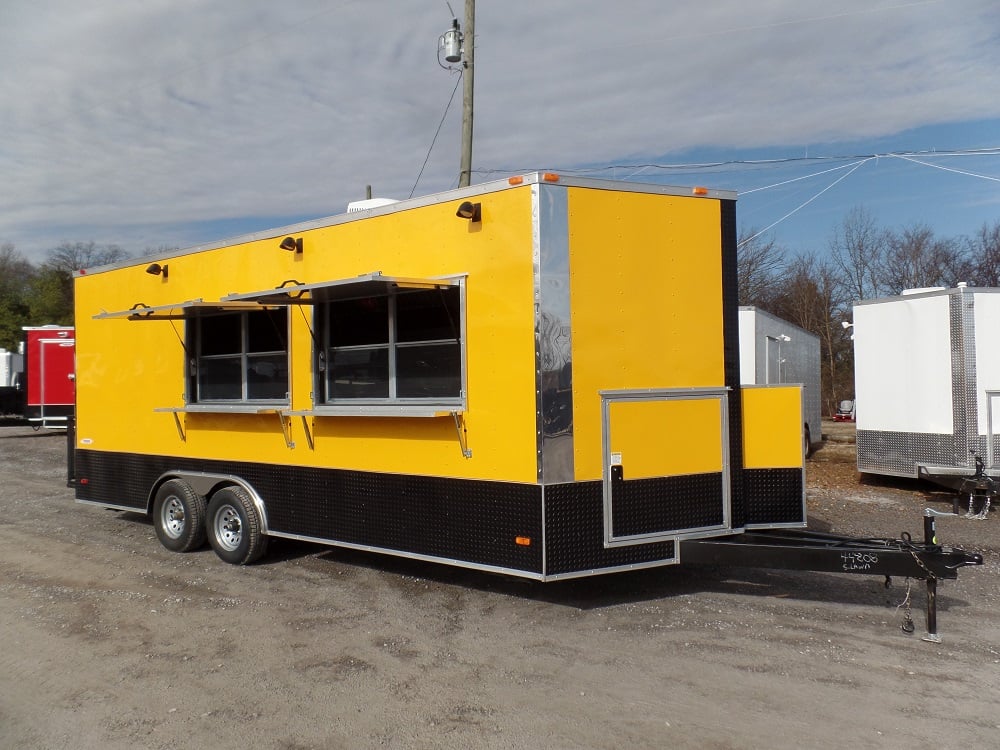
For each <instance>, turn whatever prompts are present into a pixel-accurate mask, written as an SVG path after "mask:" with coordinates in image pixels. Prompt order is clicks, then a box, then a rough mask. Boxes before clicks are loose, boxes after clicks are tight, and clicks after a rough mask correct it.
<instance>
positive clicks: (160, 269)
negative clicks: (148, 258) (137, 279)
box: [146, 263, 167, 279]
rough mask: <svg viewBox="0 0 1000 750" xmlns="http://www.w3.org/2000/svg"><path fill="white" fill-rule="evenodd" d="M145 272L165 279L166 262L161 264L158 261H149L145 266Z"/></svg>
mask: <svg viewBox="0 0 1000 750" xmlns="http://www.w3.org/2000/svg"><path fill="white" fill-rule="evenodd" d="M146 273H148V274H150V275H151V276H162V277H163V278H164V279H165V278H167V264H166V263H164V264H163V265H162V266H161V265H160V264H159V263H150V264H149V265H148V266H146Z"/></svg>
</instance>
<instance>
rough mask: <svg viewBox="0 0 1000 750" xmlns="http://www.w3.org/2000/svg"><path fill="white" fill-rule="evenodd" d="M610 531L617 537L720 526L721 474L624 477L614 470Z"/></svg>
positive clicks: (619, 469) (617, 469)
mask: <svg viewBox="0 0 1000 750" xmlns="http://www.w3.org/2000/svg"><path fill="white" fill-rule="evenodd" d="M611 516H612V519H611V528H612V534H613V535H614V536H615V537H623V536H634V535H637V534H658V533H661V532H671V531H681V530H684V529H698V528H703V527H705V526H721V525H722V523H723V521H724V519H723V507H722V475H721V474H692V475H686V476H680V477H656V478H652V479H632V480H626V479H623V478H622V467H621V466H614V467H612V473H611Z"/></svg>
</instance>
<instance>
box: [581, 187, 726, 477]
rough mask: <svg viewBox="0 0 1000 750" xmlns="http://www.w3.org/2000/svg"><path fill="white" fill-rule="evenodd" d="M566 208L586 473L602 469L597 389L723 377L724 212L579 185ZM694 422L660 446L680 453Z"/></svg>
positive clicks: (703, 204)
mask: <svg viewBox="0 0 1000 750" xmlns="http://www.w3.org/2000/svg"><path fill="white" fill-rule="evenodd" d="M568 211H569V227H570V236H569V252H570V298H571V311H572V312H571V319H572V335H573V344H572V345H573V423H574V437H575V445H574V467H575V474H576V479H577V480H580V481H582V480H592V479H599V478H600V477H601V473H602V455H601V420H600V408H601V404H600V397H599V395H598V394H599V392H600V391H602V390H613V389H620V388H630V389H642V388H692V387H721V386H723V385H724V383H725V378H724V365H723V336H722V281H721V275H722V259H721V255H720V251H719V248H720V245H721V218H720V209H719V202H718V201H715V200H691V199H690V198H680V197H675V196H662V195H649V194H642V193H628V192H623V193H612V192H609V191H600V190H590V189H585V188H571V189H570V190H569V196H568ZM612 363H613V364H612ZM697 422H698V420H697V419H694V420H693V421H692V422H691V423H689V424H686V425H685V424H678V425H677V430H676V431H673V432H671V433H670V434H669V435H668V436H666V439H667V442H666V443H664V444H663V445H661V446H660V448H661V449H662V450H663V451H666V452H674V451H679V452H681V453H683V451H684V450H686V447H687V446H688V445H689V443H690V435H691V430H699V429H701V428H700V426H699V425H698V424H697ZM712 425H713V426H714V425H716V422H715V421H713V422H712ZM717 469H718V467H716V470H717ZM683 473H688V472H683Z"/></svg>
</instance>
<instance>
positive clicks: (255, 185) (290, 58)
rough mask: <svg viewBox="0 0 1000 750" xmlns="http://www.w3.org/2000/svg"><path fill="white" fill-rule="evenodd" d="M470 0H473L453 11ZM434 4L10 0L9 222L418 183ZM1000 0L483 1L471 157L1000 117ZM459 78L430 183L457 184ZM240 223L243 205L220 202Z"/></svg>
mask: <svg viewBox="0 0 1000 750" xmlns="http://www.w3.org/2000/svg"><path fill="white" fill-rule="evenodd" d="M460 5H461V3H455V6H456V9H459V8H458V6H460ZM450 21H451V19H450V18H449V17H448V15H447V8H446V6H445V5H444V4H443V3H439V2H417V1H416V0H411V1H410V2H399V1H398V0H396V1H395V2H393V1H390V0H368V1H367V2H320V1H319V0H297V1H292V2H284V3H273V2H270V0H146V1H145V2H143V3H125V4H110V3H98V4H93V3H91V4H87V3H79V2H70V1H69V0H11V2H8V3H6V4H5V9H4V24H3V27H2V29H0V67H2V69H3V70H4V71H6V73H5V76H4V77H3V79H2V81H0V97H2V100H3V102H4V107H3V108H2V109H0V133H2V134H3V135H2V141H0V169H2V170H3V173H4V180H3V182H2V187H0V241H12V242H14V243H15V244H16V245H17V247H18V248H19V249H21V250H22V251H24V252H26V253H28V254H29V256H33V257H35V258H40V257H41V254H42V253H43V252H44V251H45V250H46V249H47V248H50V247H53V246H55V245H57V244H59V242H61V241H77V240H83V241H86V240H91V239H93V240H95V241H97V242H99V243H100V242H106V243H117V244H121V245H123V246H125V247H127V248H129V249H130V250H132V251H133V252H140V251H141V250H142V249H143V248H144V247H146V246H150V247H154V246H161V245H182V244H193V243H197V242H201V241H210V240H213V239H216V238H215V237H205V236H197V234H198V232H204V231H211V227H212V226H213V225H212V224H211V222H214V221H217V220H238V219H241V218H243V217H256V219H255V220H267V219H269V218H270V219H273V220H274V221H275V222H277V223H281V222H282V221H283V220H284V219H288V218H290V217H294V218H299V217H304V216H323V215H329V214H333V213H339V212H342V211H343V210H344V207H345V205H346V203H347V201H348V200H351V199H353V198H357V197H361V196H362V195H363V191H364V188H365V185H368V184H371V185H374V186H375V192H376V194H379V195H389V196H393V197H397V198H403V197H406V196H407V195H408V194H409V192H410V190H411V189H413V186H414V181H415V180H416V178H417V174H418V172H419V170H420V168H421V165H422V163H423V161H424V158H425V157H426V156H427V153H428V148H429V146H430V143H431V139H432V137H433V136H434V133H435V130H436V129H437V127H438V124H439V122H440V121H441V117H442V114H443V112H444V108H445V105H446V103H447V101H448V97H449V96H450V95H451V92H452V89H453V87H454V86H455V83H456V81H457V78H456V77H455V74H454V73H448V72H446V71H444V70H442V69H441V68H440V67H439V66H438V64H437V62H436V61H435V54H436V45H437V37H438V36H439V35H440V34H441V33H443V32H444V31H445V30H446V29H447V28H448V26H449V25H450ZM998 36H1000V10H998V9H997V8H996V5H995V3H993V2H990V0H937V1H936V2H935V1H932V0H924V1H918V2H903V1H901V0H896V1H895V2H892V1H889V0H886V1H884V2H872V1H871V0H845V2H842V3H839V4H837V6H836V9H835V10H834V9H831V6H830V4H829V3H828V2H820V1H819V0H811V1H809V2H804V1H801V0H799V1H796V0H770V1H769V2H755V3H746V2H743V1H742V0H717V1H716V2H712V3H682V4H678V3H670V4H668V3H663V2H659V1H655V2H654V1H653V0H623V2H621V3H614V4H612V3H607V2H603V1H601V2H598V1H597V0H561V1H556V0H549V1H548V2H544V3H540V2H527V0H508V1H506V2H503V3H498V2H480V3H479V7H478V14H477V19H476V42H477V45H476V99H475V102H476V122H475V127H476V129H475V153H474V166H475V167H476V168H477V169H499V170H503V169H526V168H546V167H552V168H560V167H561V168H571V167H573V166H577V165H582V164H599V163H614V162H620V161H627V160H633V159H643V158H645V159H649V158H656V157H662V156H664V155H668V154H674V153H681V152H684V151H686V150H689V149H693V148H699V147H718V148H729V149H739V148H757V147H766V146H792V145H800V144H808V143H813V144H816V143H836V142H842V141H845V140H852V139H858V138H862V137H879V136H885V135H889V134H892V133H896V132H900V131H902V130H906V129H909V128H914V127H919V126H924V125H928V124H935V123H947V122H959V121H963V120H971V119H984V118H995V117H1000V101H998V100H997V99H996V97H993V96H989V95H988V91H989V87H988V84H989V83H990V82H991V81H994V80H995V71H996V69H997V68H998V64H1000V44H998V42H1000V39H998ZM460 97H461V94H460V92H459V94H458V95H457V96H456V99H455V101H454V102H453V104H452V106H451V110H450V112H449V116H448V118H447V119H446V120H445V123H444V126H443V128H442V131H441V133H440V135H439V136H438V140H437V144H436V146H435V148H434V150H433V152H431V154H430V158H429V159H428V164H427V167H426V169H425V172H424V174H423V176H422V177H421V180H420V183H419V185H418V186H417V193H418V194H422V193H427V192H436V191H440V190H444V189H447V188H450V187H453V186H454V185H455V181H456V179H457V171H458V143H459V119H460V111H461V103H460ZM225 226H226V227H227V228H229V227H230V223H228V221H227V223H226V224H225Z"/></svg>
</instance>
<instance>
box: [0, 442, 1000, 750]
mask: <svg viewBox="0 0 1000 750" xmlns="http://www.w3.org/2000/svg"><path fill="white" fill-rule="evenodd" d="M849 431H850V426H848V427H846V428H845V427H838V428H837V431H836V432H835V431H834V428H833V426H832V425H831V426H830V433H829V439H828V440H827V441H825V443H824V444H823V445H822V447H821V448H820V449H819V450H818V451H817V452H816V454H815V455H814V457H813V458H812V459H811V460H810V461H809V463H808V466H807V482H808V506H809V512H810V516H811V525H812V526H813V527H814V528H817V529H824V530H826V529H832V530H834V531H836V532H842V533H846V534H852V535H858V536H897V535H898V534H899V533H900V532H902V531H905V530H908V531H911V532H913V535H914V537H915V538H919V536H920V534H921V530H922V525H921V513H922V510H923V508H924V507H925V506H931V507H936V508H938V509H939V510H948V509H949V508H950V504H951V499H950V496H948V495H947V494H945V493H941V492H937V491H934V490H932V489H931V488H929V487H927V486H924V485H920V484H917V483H915V482H905V481H883V480H872V479H865V480H862V479H860V478H859V476H858V474H857V472H856V470H855V467H854V454H853V446H852V445H851V443H850V442H848V441H849V439H850V435H849V434H844V433H845V432H846V433H849ZM64 460H65V445H64V441H63V437H62V436H61V435H53V434H50V433H46V432H44V431H42V432H32V431H31V430H30V429H26V428H21V427H2V428H0V637H2V640H3V643H4V646H5V648H4V649H3V650H2V652H0V748H19V749H25V750H36V749H42V748H45V749H48V748H82V749H87V748H102V749H103V748H109V749H117V748H129V749H130V750H131V749H133V748H205V747H212V748H216V749H217V750H227V749H228V748H241V749H247V748H279V749H282V750H302V749H304V748H367V747H392V748H431V747H433V748H463V749H464V748H584V747H585V748H619V747H634V748H654V747H655V748H660V747H664V746H670V747H674V748H761V747H768V748H778V749H781V748H803V747H808V748H828V747H829V748H842V747H845V746H855V747H880V748H907V749H908V750H912V749H914V748H927V749H928V750H929V749H931V748H935V749H936V748H960V747H982V748H986V747H995V746H997V738H998V737H1000V714H998V711H997V705H998V700H997V699H998V697H1000V679H998V675H1000V645H998V644H1000V618H997V614H996V613H997V607H998V604H1000V594H998V588H997V580H998V578H997V575H998V573H1000V526H998V524H1000V519H998V518H997V515H996V514H995V513H994V514H991V517H990V518H989V519H987V520H985V521H970V520H966V519H961V518H943V519H941V520H940V521H939V523H938V535H939V539H940V540H941V541H942V542H943V543H945V544H950V545H953V546H958V547H963V548H966V549H969V550H974V551H978V552H981V553H982V554H983V555H984V556H985V565H984V566H982V567H981V568H976V569H967V570H963V571H960V574H959V578H958V580H957V581H945V582H942V583H941V584H940V587H939V619H938V625H939V631H940V633H941V635H942V638H943V642H942V643H940V644H935V643H928V642H925V641H922V640H921V639H920V635H921V633H922V632H923V619H922V608H923V606H924V592H923V586H922V584H921V585H916V584H915V585H913V587H912V592H911V595H912V597H911V598H912V605H913V614H914V619H915V620H916V623H917V632H916V634H915V635H912V636H907V635H906V634H904V633H903V632H902V631H901V629H900V623H901V621H902V614H903V609H904V607H903V606H901V605H903V602H904V600H905V598H906V594H907V582H906V581H895V582H894V586H893V587H892V588H890V589H886V588H884V586H883V581H882V579H881V578H878V577H859V576H848V575H843V574H819V573H804V572H784V571H755V570H746V569H736V570H733V569H716V568H685V567H670V568H664V569H658V570H653V571H641V572H636V573H629V574H621V575H614V576H604V577H600V578H594V579H584V580H577V581H568V582H564V583H550V584H536V583H530V582H524V581H519V580H509V579H506V578H502V577H498V576H491V575H486V574H479V573H474V572H469V571H463V570H456V569H452V568H445V567H441V566H435V565H429V564H417V563H413V562H408V561H403V560H397V559H393V558H387V557H380V556H372V555H364V554H360V553H353V552H348V551H343V550H337V549H329V548H323V547H316V546H311V545H305V544H295V543H290V542H285V541H281V540H277V541H276V542H275V543H274V544H273V545H272V548H271V553H270V554H269V556H268V557H267V558H266V559H265V560H264V561H263V562H262V563H261V564H258V565H254V566H250V567H246V568H234V567H231V566H227V565H224V564H222V563H221V562H220V561H219V560H218V559H217V558H216V557H215V555H214V553H212V552H211V551H209V550H208V549H205V550H202V551H198V552H194V553H190V554H185V555H179V554H173V553H170V552H168V551H167V550H165V549H163V548H162V547H161V546H160V545H159V544H158V543H157V541H156V538H155V535H154V533H153V529H152V526H151V525H150V524H149V523H148V522H147V521H146V520H145V519H143V518H142V517H140V516H138V515H135V514H129V513H113V512H109V511H103V510H100V509H97V508H93V507H87V506H81V505H76V504H75V503H74V502H73V496H72V490H70V489H68V488H67V487H66V486H65V468H64Z"/></svg>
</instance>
